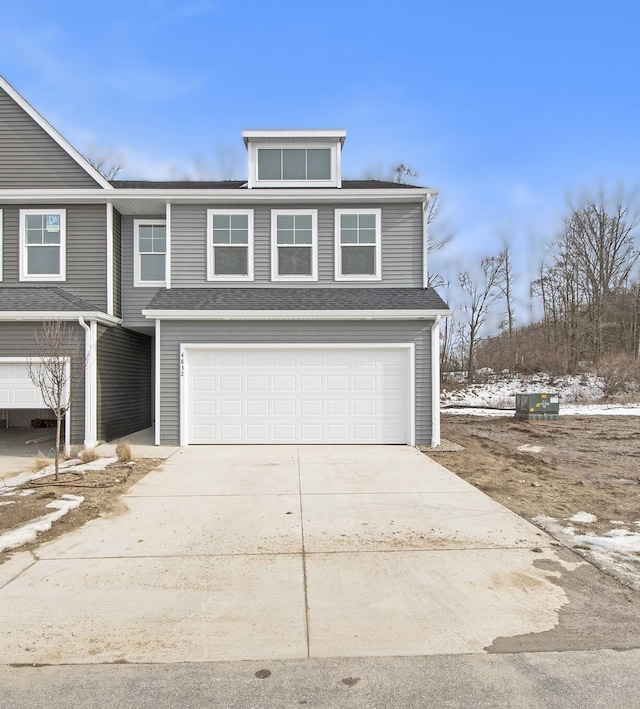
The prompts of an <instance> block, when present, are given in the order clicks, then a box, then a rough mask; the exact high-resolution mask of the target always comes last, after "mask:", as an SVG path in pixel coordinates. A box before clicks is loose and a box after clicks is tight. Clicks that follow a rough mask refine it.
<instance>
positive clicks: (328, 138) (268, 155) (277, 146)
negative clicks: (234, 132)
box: [242, 130, 347, 188]
mask: <svg viewBox="0 0 640 709" xmlns="http://www.w3.org/2000/svg"><path fill="white" fill-rule="evenodd" d="M346 135H347V133H346V131H344V130H245V131H243V133H242V137H243V139H244V143H245V145H246V146H247V151H248V154H249V187H250V188H252V187H341V186H342V176H341V174H340V157H341V153H342V146H343V144H344V139H345V137H346Z"/></svg>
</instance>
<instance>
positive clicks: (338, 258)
mask: <svg viewBox="0 0 640 709" xmlns="http://www.w3.org/2000/svg"><path fill="white" fill-rule="evenodd" d="M343 214H374V215H375V217H376V243H375V244H374V246H375V249H376V272H375V274H374V275H373V276H358V275H355V276H354V275H343V274H342V243H341V241H340V235H341V229H340V217H341V216H342V215H343ZM334 221H335V232H334V244H335V253H334V279H335V280H336V281H381V280H382V210H381V209H336V210H335V220H334Z"/></svg>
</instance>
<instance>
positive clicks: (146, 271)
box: [133, 219, 167, 288]
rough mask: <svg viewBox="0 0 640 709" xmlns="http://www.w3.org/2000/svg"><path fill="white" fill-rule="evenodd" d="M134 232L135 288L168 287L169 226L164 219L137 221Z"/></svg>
mask: <svg viewBox="0 0 640 709" xmlns="http://www.w3.org/2000/svg"><path fill="white" fill-rule="evenodd" d="M133 231H134V243H135V247H134V252H133V253H134V259H133V260H134V275H133V285H134V286H148V287H155V288H160V287H162V286H164V285H166V271H167V226H166V221H165V220H164V219H136V220H134V222H133Z"/></svg>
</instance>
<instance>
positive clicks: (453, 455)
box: [428, 414, 640, 534]
mask: <svg viewBox="0 0 640 709" xmlns="http://www.w3.org/2000/svg"><path fill="white" fill-rule="evenodd" d="M442 438H443V439H447V440H449V441H452V442H454V443H457V444H459V445H462V446H464V448H465V450H461V451H454V452H435V453H434V452H428V455H429V456H430V457H432V458H433V459H434V460H436V461H438V462H439V463H441V464H442V465H444V466H445V467H447V468H449V470H452V471H453V472H455V473H457V474H458V475H460V477H462V478H464V479H465V480H467V481H468V482H470V483H472V484H473V485H475V486H476V487H478V488H480V489H481V490H483V491H484V492H486V493H487V494H488V495H490V496H491V497H493V498H494V499H496V500H497V501H498V502H500V503H502V504H503V505H505V507H508V508H509V509H511V510H513V511H514V512H516V513H517V514H519V515H521V516H522V517H525V518H526V519H528V520H531V519H532V518H533V517H536V516H537V515H547V516H549V517H555V518H556V519H558V521H563V520H566V519H568V518H569V517H571V516H572V515H574V514H575V513H577V512H589V513H591V514H593V515H595V516H596V517H597V518H598V521H597V522H595V523H591V524H588V526H585V525H582V524H581V523H574V526H575V527H576V530H581V529H584V530H585V531H587V530H588V531H589V532H592V533H593V532H595V533H598V534H600V533H603V532H605V531H607V530H610V529H611V523H610V522H611V520H614V521H617V522H618V523H619V522H624V523H625V525H630V526H632V525H633V523H634V522H635V521H637V520H640V417H638V416H566V417H562V418H561V419H560V420H559V421H519V420H516V419H515V418H513V417H479V416H458V415H446V414H445V415H443V417H442Z"/></svg>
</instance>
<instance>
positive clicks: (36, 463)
mask: <svg viewBox="0 0 640 709" xmlns="http://www.w3.org/2000/svg"><path fill="white" fill-rule="evenodd" d="M51 463H53V461H52V460H50V459H49V458H47V457H46V456H45V455H44V454H43V453H41V452H40V451H38V455H37V457H36V458H34V460H33V469H34V470H35V472H36V473H39V472H40V471H41V470H44V469H45V468H46V467H47V466H49V465H51Z"/></svg>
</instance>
